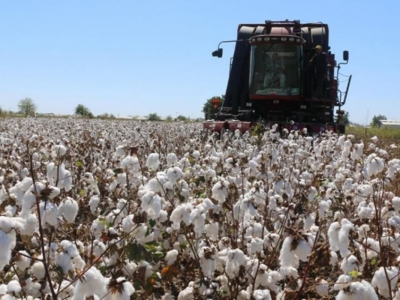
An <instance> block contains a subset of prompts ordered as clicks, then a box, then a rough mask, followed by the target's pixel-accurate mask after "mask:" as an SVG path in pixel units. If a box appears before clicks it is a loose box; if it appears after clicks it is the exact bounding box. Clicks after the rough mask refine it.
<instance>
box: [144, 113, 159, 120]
mask: <svg viewBox="0 0 400 300" xmlns="http://www.w3.org/2000/svg"><path fill="white" fill-rule="evenodd" d="M147 119H148V120H149V121H161V117H160V116H159V115H157V114H156V113H152V114H149V116H148V117H147Z"/></svg>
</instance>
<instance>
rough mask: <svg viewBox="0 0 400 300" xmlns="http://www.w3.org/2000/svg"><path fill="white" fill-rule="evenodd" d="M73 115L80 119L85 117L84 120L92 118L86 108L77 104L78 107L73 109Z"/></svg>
mask: <svg viewBox="0 0 400 300" xmlns="http://www.w3.org/2000/svg"><path fill="white" fill-rule="evenodd" d="M75 114H76V115H79V116H81V117H86V118H93V114H92V112H91V111H90V109H89V108H87V107H86V106H85V105H83V104H78V106H77V107H76V108H75Z"/></svg>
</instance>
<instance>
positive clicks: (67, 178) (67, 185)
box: [59, 170, 72, 192]
mask: <svg viewBox="0 0 400 300" xmlns="http://www.w3.org/2000/svg"><path fill="white" fill-rule="evenodd" d="M59 185H60V186H61V187H62V188H64V190H65V191H66V192H69V191H70V190H71V189H72V175H71V172H70V171H68V170H66V171H65V172H64V177H63V178H61V180H60V184H59Z"/></svg>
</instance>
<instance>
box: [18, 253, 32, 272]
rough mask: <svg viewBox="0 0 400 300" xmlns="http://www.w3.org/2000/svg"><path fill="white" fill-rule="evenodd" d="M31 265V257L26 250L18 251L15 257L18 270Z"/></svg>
mask: <svg viewBox="0 0 400 300" xmlns="http://www.w3.org/2000/svg"><path fill="white" fill-rule="evenodd" d="M30 265H31V259H30V255H29V254H28V252H26V251H25V250H20V251H18V254H17V257H16V259H15V266H16V267H17V269H18V270H20V271H25V270H26V269H27V268H28V267H29V266H30Z"/></svg>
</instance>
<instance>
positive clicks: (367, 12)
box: [0, 0, 400, 124]
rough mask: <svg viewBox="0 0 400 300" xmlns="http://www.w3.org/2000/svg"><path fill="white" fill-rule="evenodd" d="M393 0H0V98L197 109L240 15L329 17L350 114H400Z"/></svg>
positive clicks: (140, 110)
mask: <svg viewBox="0 0 400 300" xmlns="http://www.w3.org/2000/svg"><path fill="white" fill-rule="evenodd" d="M399 12H400V1H398V0H393V1H392V0H384V1H376V0H374V1H370V0H364V1H357V0H353V1H348V0H347V1H346V0H336V1H319V2H318V1H267V0H263V1H261V0H260V1H259V0H253V1H244V0H242V1H240V0H229V1H228V0H201V1H196V0H180V1H178V0H176V1H174V0H158V1H155V0H154V1H153V0H146V1H143V0H142V1H139V0H137V1H136V0H131V1H123V0H118V1H102V0H96V1H92V0H84V1H82V0H68V1H67V0H63V1H62V0H59V1H32V0H29V1H24V0H19V1H6V0H3V1H0V28H1V30H0V107H1V108H3V109H7V110H14V111H16V110H17V103H18V101H19V100H21V99H23V98H25V97H29V98H31V99H33V100H34V102H35V103H36V104H37V106H38V111H39V112H42V113H48V112H54V113H61V114H71V113H73V112H74V109H75V107H76V106H77V105H78V104H83V105H85V106H87V107H88V108H89V109H90V110H91V111H92V112H93V114H95V115H98V114H102V113H112V114H114V115H120V116H127V115H140V116H144V115H147V114H149V113H157V114H159V115H160V116H168V115H171V116H173V117H174V116H177V115H184V116H189V117H192V118H195V117H202V116H203V113H202V112H201V110H202V107H203V105H204V103H205V101H206V100H207V99H209V98H211V97H212V96H215V95H222V94H224V93H225V89H226V83H227V80H228V68H229V60H230V57H231V55H232V53H233V49H234V44H225V45H223V48H224V57H223V58H222V59H218V58H214V57H212V56H211V52H212V51H213V50H215V49H216V48H217V45H218V43H219V42H220V41H222V40H233V39H235V38H236V30H237V26H238V24H240V23H262V22H264V21H265V20H284V19H289V20H295V19H299V20H301V21H302V22H304V23H306V22H324V23H328V24H329V29H330V45H331V50H332V52H333V53H335V54H336V57H337V58H339V59H340V58H341V56H342V51H343V50H349V52H350V60H349V64H348V65H346V66H343V67H342V68H341V73H343V74H345V75H350V74H353V80H352V86H351V88H350V92H349V95H348V99H347V103H346V105H345V106H344V107H343V108H344V109H345V110H347V111H349V113H350V120H351V121H353V122H357V123H361V124H365V123H367V122H369V121H370V120H371V118H372V117H373V116H374V115H378V114H382V115H385V116H386V117H387V118H388V119H390V120H400V96H399V91H400V82H399V79H400V59H399V58H398V56H399V46H400V35H399V33H398V30H399V28H400V27H399V24H398V13H399Z"/></svg>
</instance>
